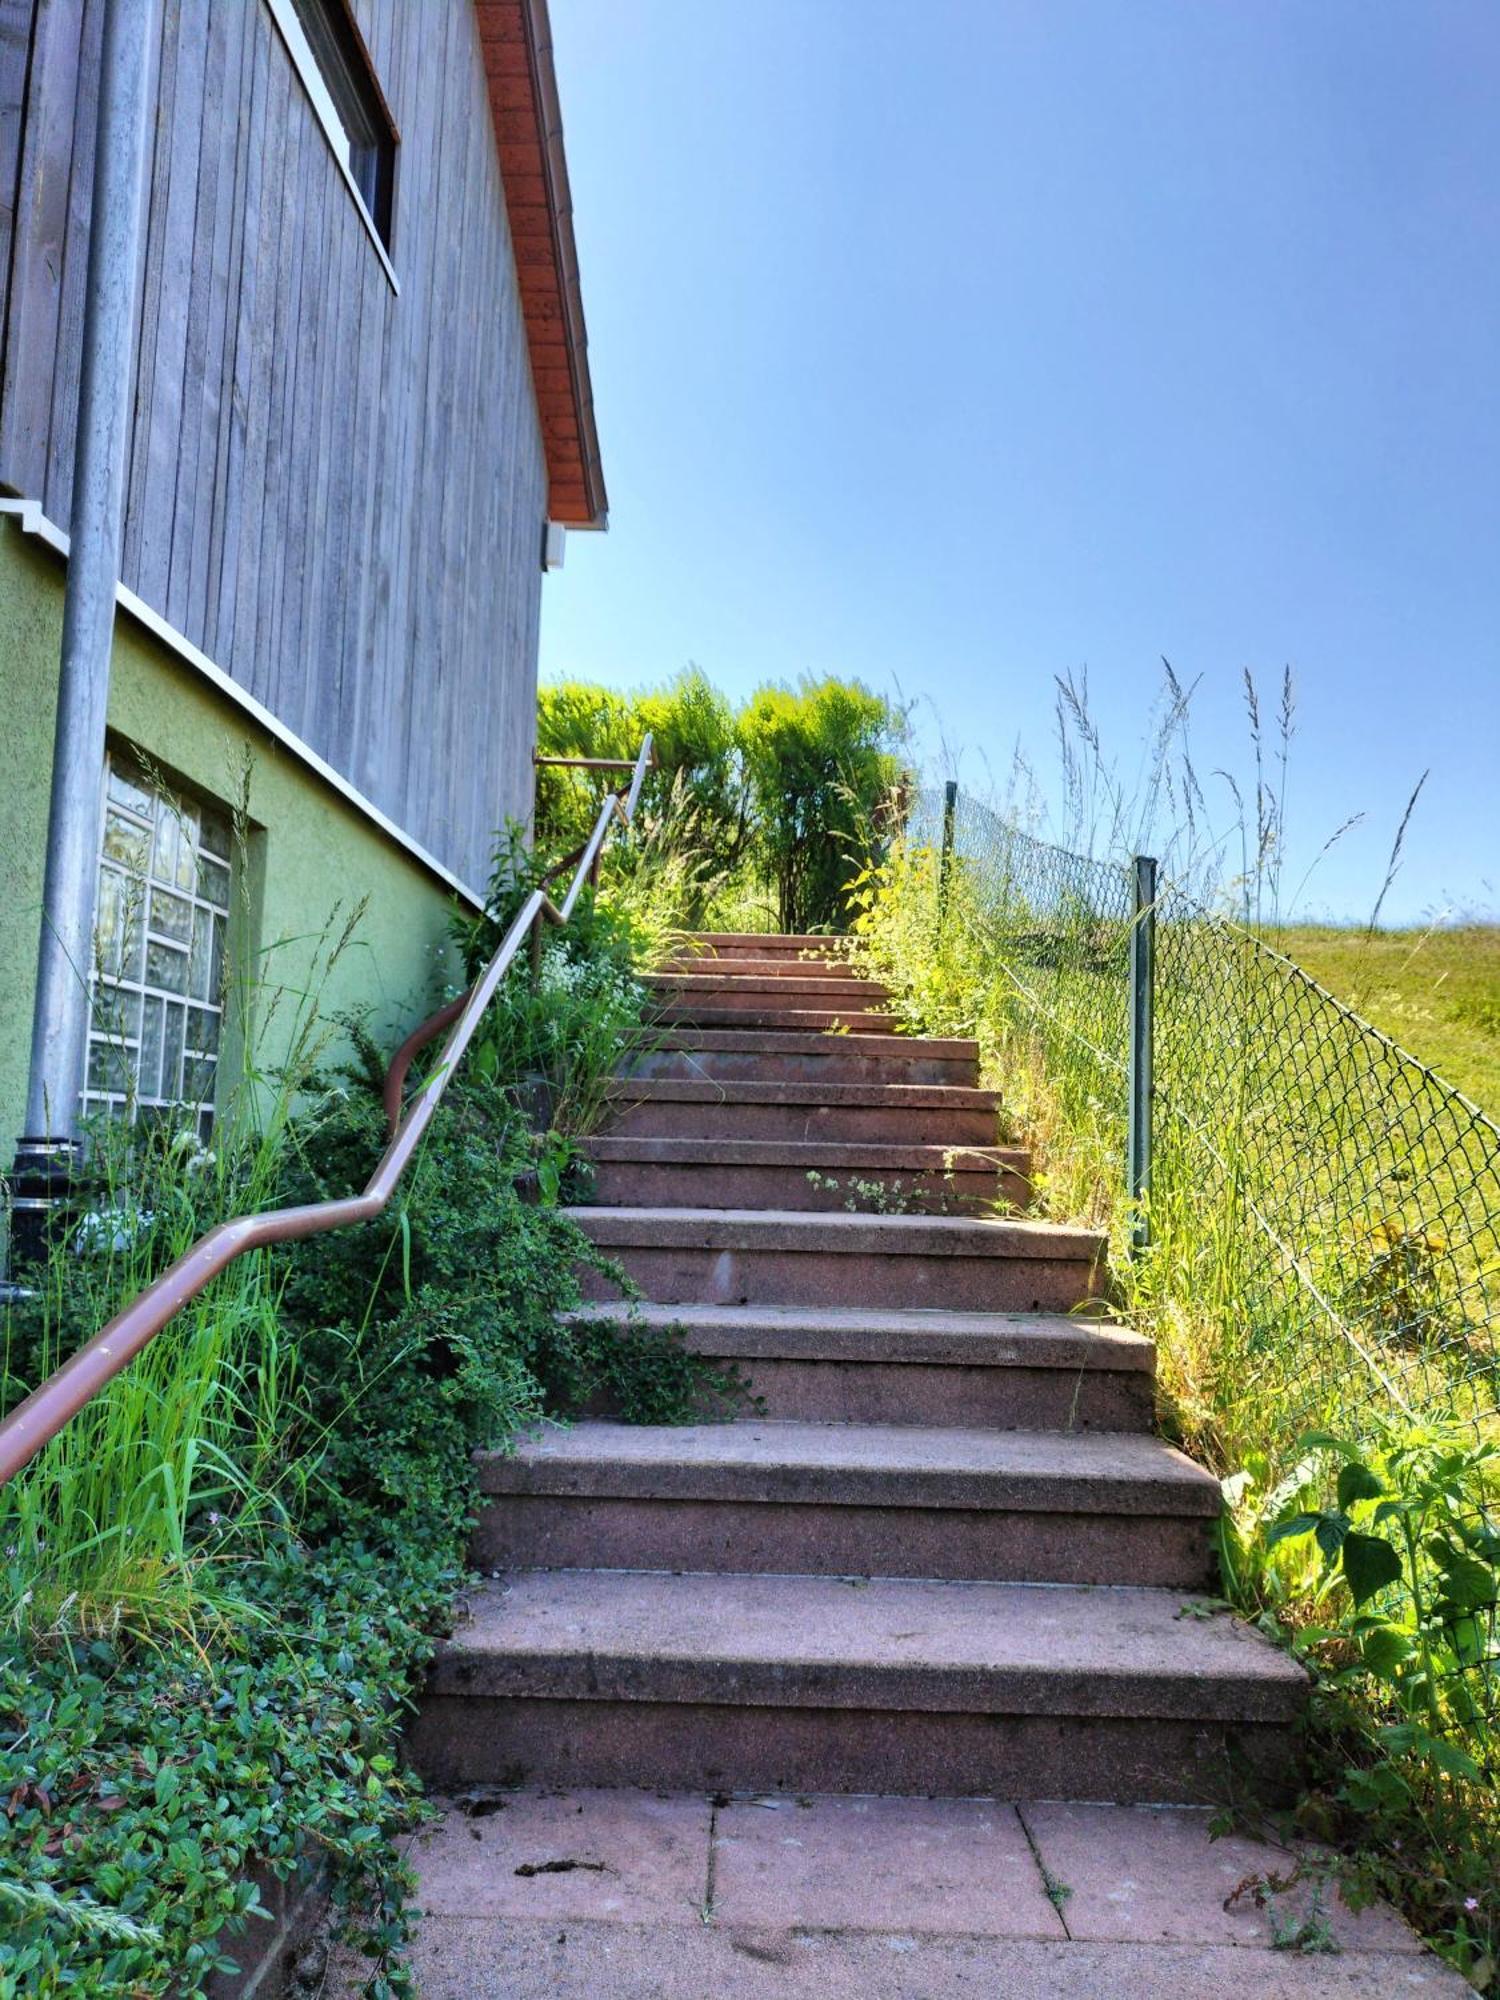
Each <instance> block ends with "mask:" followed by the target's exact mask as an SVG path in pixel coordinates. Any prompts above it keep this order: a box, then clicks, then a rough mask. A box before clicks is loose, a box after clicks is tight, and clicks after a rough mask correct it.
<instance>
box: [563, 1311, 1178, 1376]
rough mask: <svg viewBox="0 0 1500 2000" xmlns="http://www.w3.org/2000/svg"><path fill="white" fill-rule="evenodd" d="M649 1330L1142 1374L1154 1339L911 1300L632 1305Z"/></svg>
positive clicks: (1126, 1330) (871, 1356) (721, 1349)
mask: <svg viewBox="0 0 1500 2000" xmlns="http://www.w3.org/2000/svg"><path fill="white" fill-rule="evenodd" d="M624 1311H625V1308H624V1307H623V1306H621V1305H618V1304H613V1303H611V1304H600V1305H585V1306H580V1307H578V1308H576V1309H575V1311H574V1312H572V1313H569V1314H567V1315H566V1317H567V1318H570V1319H578V1318H595V1319H601V1318H602V1319H607V1320H618V1319H620V1317H621V1315H622V1313H623V1312H624ZM635 1315H636V1317H637V1318H638V1320H639V1321H640V1322H641V1323H642V1324H643V1325H645V1326H648V1327H672V1326H676V1327H680V1328H681V1329H682V1331H683V1334H684V1336H685V1338H686V1341H687V1344H688V1346H689V1347H690V1348H693V1349H694V1350H695V1351H696V1352H698V1353H702V1354H732V1355H739V1356H741V1357H743V1358H745V1359H747V1360H748V1359H750V1358H752V1357H758V1358H761V1359H765V1360H771V1359H778V1360H821V1361H854V1362H859V1361H900V1360H909V1361H913V1362H927V1363H936V1364H939V1365H941V1364H944V1363H949V1364H955V1365H963V1366H971V1365H975V1364H988V1365H990V1366H992V1367H995V1366H998V1367H1007V1366H1010V1367H1025V1368H1046V1367H1059V1368H1065V1369H1070V1370H1076V1369H1079V1368H1091V1369H1124V1370H1129V1371H1131V1372H1136V1371H1139V1372H1140V1373H1143V1374H1149V1373H1150V1372H1151V1370H1152V1368H1153V1367H1154V1365H1155V1354H1156V1348H1155V1343H1154V1342H1152V1341H1151V1340H1149V1339H1148V1338H1147V1337H1146V1335H1145V1334H1142V1333H1137V1332H1136V1331H1135V1329H1134V1328H1133V1327H1128V1326H1117V1325H1116V1324H1115V1323H1114V1322H1113V1321H1110V1320H1095V1319H1079V1318H1074V1317H1071V1316H1070V1315H1068V1314H1065V1313H987V1312H951V1311H944V1310H942V1309H940V1308H936V1307H931V1306H928V1307H922V1306H913V1307H907V1308H904V1309H903V1308H900V1307H890V1306H767V1305H745V1306H723V1305H676V1306H660V1305H647V1304H642V1305H638V1306H637V1307H636V1308H635Z"/></svg>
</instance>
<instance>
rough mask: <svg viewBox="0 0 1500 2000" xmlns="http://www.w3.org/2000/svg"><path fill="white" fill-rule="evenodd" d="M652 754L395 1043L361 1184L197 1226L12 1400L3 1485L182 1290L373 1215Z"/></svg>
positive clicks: (1, 1454) (2, 1454)
mask: <svg viewBox="0 0 1500 2000" xmlns="http://www.w3.org/2000/svg"><path fill="white" fill-rule="evenodd" d="M652 761H654V753H653V750H652V743H651V738H650V736H649V735H648V736H647V737H646V740H645V741H644V743H642V745H641V750H640V755H639V756H638V757H637V758H636V760H635V766H634V776H633V778H632V780H631V785H630V790H629V794H628V797H627V799H626V800H625V801H623V802H622V800H621V798H620V795H619V794H618V793H614V792H611V793H610V795H609V797H608V798H607V799H606V801H605V803H604V805H603V806H602V807H601V808H600V811H599V816H598V819H597V820H596V821H595V824H594V830H593V832H592V834H591V835H590V836H589V839H588V842H587V844H586V845H585V847H584V849H583V852H582V855H581V856H580V858H579V862H578V867H577V870H576V871H575V873H574V876H573V881H572V884H571V886H570V888H569V890H568V893H567V895H566V896H565V897H564V899H563V903H562V907H561V909H559V908H558V907H557V906H556V904H554V903H553V901H552V898H551V897H550V896H549V895H548V894H547V892H546V890H545V889H533V890H532V892H531V894H530V895H529V896H528V897H527V898H526V901H525V902H524V903H523V904H522V905H521V908H520V910H519V911H518V912H517V914H516V916H515V918H514V919H513V920H512V922H511V925H510V928H509V930H507V931H506V933H505V936H504V938H503V939H502V940H501V943H500V949H499V950H498V951H497V952H496V953H495V956H494V957H493V958H492V959H491V960H490V962H489V964H488V965H487V966H486V967H485V969H484V971H483V972H482V973H481V974H480V976H479V978H478V979H477V980H476V981H475V982H474V984H473V986H471V987H470V989H469V991H468V992H467V993H466V994H463V995H461V996H460V997H459V998H458V999H457V1000H452V1001H450V1002H449V1003H448V1005H447V1006H446V1007H441V1008H439V1009H438V1011H437V1013H436V1014H434V1015H433V1016H432V1017H431V1018H430V1019H429V1020H427V1021H424V1022H423V1023H422V1026H421V1027H420V1028H418V1029H416V1031H415V1032H414V1033H413V1034H411V1035H408V1037H407V1038H406V1040H405V1041H404V1042H403V1043H402V1045H401V1047H400V1048H399V1049H398V1050H397V1052H396V1054H395V1057H394V1058H393V1059H392V1062H391V1066H390V1069H389V1070H388V1071H387V1073H386V1087H385V1104H386V1111H387V1114H388V1116H389V1117H390V1120H391V1136H390V1140H389V1142H388V1144H387V1146H386V1149H385V1151H384V1153H382V1154H381V1156H380V1161H379V1164H378V1165H377V1166H376V1168H375V1171H374V1173H373V1174H372V1175H371V1176H370V1179H369V1181H368V1182H367V1183H366V1185H365V1188H364V1191H363V1193H361V1194H357V1195H348V1196H345V1197H343V1198H342V1199H340V1200H337V1201H322V1202H311V1203H306V1204H303V1205H301V1206H298V1207H295V1208H274V1209H268V1210H266V1211H265V1212H264V1213H262V1214H260V1215H238V1216H235V1217H234V1218H233V1219H232V1220H230V1221H228V1222H221V1223H219V1224H218V1225H217V1226H216V1227H215V1228H213V1229H210V1230H209V1232H208V1234H207V1235H206V1236H201V1237H200V1238H199V1239H198V1241H197V1242H196V1243H195V1244H194V1245H193V1246H192V1248H191V1249H190V1250H186V1251H184V1252H183V1254H182V1256H180V1257H179V1258H178V1259H177V1261H176V1263H175V1264H171V1265H169V1266H168V1268H167V1269H166V1270H165V1271H163V1272H162V1274H161V1276H160V1277H159V1278H158V1279H156V1281H155V1282H154V1283H153V1284H151V1285H148V1286H147V1288H146V1290H145V1291H144V1292H142V1293H141V1294H140V1295H139V1296H138V1297H137V1298H135V1299H133V1300H132V1301H131V1303H130V1304H129V1305H128V1306H126V1307H125V1308H124V1309H123V1310H122V1311H120V1312H118V1313H116V1314H115V1316H114V1318H113V1319H112V1320H111V1321H110V1322H109V1324H108V1325H107V1326H104V1327H101V1328H100V1330H99V1332H98V1333H96V1334H95V1335H94V1336H93V1338H92V1339H90V1340H87V1341H85V1342H84V1344H83V1346H82V1347H80V1348H79V1349H78V1351H77V1353H76V1354H73V1355H70V1356H69V1358H68V1359H67V1360H66V1361H65V1362H64V1363H63V1364H62V1366H61V1367H60V1368H59V1369H57V1370H56V1372H55V1373H54V1374H52V1375H49V1376H48V1378H47V1380H46V1381H45V1382H43V1383H41V1384H40V1386H39V1387H37V1388H35V1389H33V1390H32V1392H31V1394H30V1395H29V1396H28V1397H27V1398H26V1400H25V1401H24V1402H22V1403H18V1404H17V1405H16V1407H15V1409H13V1410H12V1411H11V1413H10V1415H9V1416H8V1417H6V1418H4V1419H3V1420H0V1485H4V1484H5V1482H6V1481H7V1480H8V1479H11V1478H13V1477H14V1476H15V1474H16V1473H18V1472H19V1471H20V1470H21V1468H22V1466H24V1465H26V1464H28V1463H29V1462H30V1461H31V1459H33V1458H34V1457H35V1456H36V1454H37V1453H38V1452H39V1451H40V1450H41V1449H42V1447H43V1445H45V1444H48V1443H49V1442H50V1441H51V1440H52V1439H53V1438H55V1437H56V1436H57V1433H58V1432H59V1431H60V1430H61V1429H62V1427H63V1425H64V1424H66V1423H67V1422H68V1421H69V1419H70V1418H72V1417H75V1416H77V1414H78V1412H79V1411H80V1410H81V1409H82V1408H83V1406H84V1404H85V1403H87V1402H88V1401H89V1400H90V1398H91V1397H93V1396H96V1395H97V1394H98V1393H99V1391H100V1390H101V1389H102V1388H104V1386H105V1385H106V1383H109V1382H112V1381H113V1380H114V1378H115V1376H116V1375H118V1374H119V1373H120V1372H121V1370H122V1369H124V1368H126V1367H128V1366H129V1364H130V1362H131V1361H133V1360H134V1359H135V1357H136V1355H137V1354H139V1353H140V1351H141V1349H142V1348H143V1347H145V1346H147V1345H148V1343H149V1342H150V1341H152V1340H154V1339H155V1338H156V1336H157V1334H159V1333H160V1332H161V1330H162V1328H163V1327H164V1326H165V1325H166V1324H167V1322H168V1321H169V1320H171V1319H172V1318H173V1317H174V1316H175V1315H176V1314H177V1313H179V1312H180V1311H181V1310H182V1308H183V1307H184V1306H185V1305H186V1304H187V1302H188V1300H189V1299H192V1298H196V1297H197V1295H198V1294H199V1293H200V1292H201V1291H202V1290H203V1288H204V1286H205V1285H207V1284H208V1283H209V1282H210V1280H211V1279H213V1278H216V1277H217V1276H218V1274H219V1273H220V1272H221V1271H222V1270H224V1269H225V1268H226V1267H227V1266H228V1265H230V1264H232V1263H233V1262H234V1260H235V1258H236V1257H242V1256H243V1255H244V1254H245V1252H246V1251H247V1250H260V1249H264V1248H266V1247H267V1246H268V1245H270V1244H273V1243H294V1242H298V1241H300V1240H301V1239H303V1238H304V1237H308V1236H321V1235H323V1234H324V1233H325V1232H326V1231H328V1230H330V1229H343V1228H345V1227H346V1226H347V1225H348V1224H350V1223H354V1222H370V1221H372V1220H373V1219H374V1218H375V1217H376V1216H377V1215H379V1214H380V1212H381V1210H382V1209H384V1208H385V1206H386V1204H387V1203H388V1202H389V1200H390V1198H391V1196H392V1194H394V1192H395V1190H396V1184H397V1182H398V1181H399V1180H400V1179H401V1176H402V1174H403V1173H404V1172H405V1170H406V1167H407V1165H408V1163H409V1162H410V1160H411V1157H412V1155H413V1153H415V1152H416V1150H417V1147H418V1146H419V1145H420V1143H421V1141H422V1137H423V1135H424V1133H425V1132H426V1130H427V1127H428V1126H429V1125H430V1124H431V1122H432V1116H433V1113H434V1112H435V1111H436V1110H437V1107H438V1103H439V1101H440V1100H441V1098H442V1095H443V1092H444V1091H445V1090H446V1089H447V1087H448V1084H449V1082H450V1081H451V1079H452V1076H453V1073H454V1071H455V1069H456V1068H457V1066H458V1064H459V1062H460V1061H461V1060H462V1058H463V1054H464V1051H465V1050H466V1049H467V1048H468V1046H469V1043H470V1042H471V1041H472V1040H473V1037H474V1031H475V1029H476V1028H477V1027H478V1026H479V1022H480V1020H481V1018H482V1017H483V1015H484V1011H485V1009H486V1008H487V1007H488V1006H489V1004H490V1001H491V1000H492V999H493V998H494V995H495V990H496V988H497V987H498V986H499V984H500V982H501V980H502V979H503V978H504V977H505V975H506V973H507V972H508V971H509V970H510V967H511V964H512V962H513V961H514V959H515V956H516V953H517V952H518V951H519V950H520V948H521V946H522V944H523V943H524V942H525V940H526V938H527V936H528V935H529V933H530V931H531V929H532V926H533V925H534V924H535V923H536V922H537V921H538V919H539V918H542V917H546V918H549V919H550V920H551V921H553V922H555V923H566V922H567V920H568V918H569V917H570V916H571V915H572V913H573V906H574V904H575V903H576V902H577V901H578V898H579V896H580V895H581V894H582V892H583V885H584V883H585V882H586V881H587V880H588V878H589V876H590V875H591V874H592V873H593V871H594V869H595V867H596V865H597V863H598V861H599V858H600V855H601V854H602V852H603V849H604V843H605V840H606V838H607V837H608V834H609V831H610V828H611V826H612V825H613V823H614V820H615V818H616V816H617V815H618V817H619V820H620V823H621V824H622V825H623V826H625V827H626V828H628V827H629V825H630V821H631V817H632V815H633V813H634V811H635V804H636V801H637V799H638V798H639V797H640V788H641V784H642V781H643V779H644V778H645V775H646V771H647V768H648V766H649V765H650V764H651V763H652ZM450 1023H453V1024H454V1026H453V1032H452V1033H451V1034H450V1035H449V1037H448V1040H447V1041H446V1043H445V1044H444V1045H443V1053H442V1055H441V1057H440V1058H439V1059H438V1062H437V1063H436V1065H435V1066H434V1068H433V1072H432V1074H431V1076H430V1077H428V1079H427V1081H426V1082H425V1083H424V1084H423V1085H422V1088H421V1089H420V1090H419V1091H418V1092H417V1095H416V1097H415V1098H414V1099H413V1100H412V1103H411V1106H410V1108H409V1109H408V1110H407V1111H406V1112H405V1113H404V1115H403V1113H402V1111H401V1096H402V1090H403V1087H404V1084H405V1081H406V1074H407V1071H408V1069H409V1068H410V1067H411V1062H412V1058H413V1057H414V1056H415V1055H416V1054H417V1053H418V1051H419V1050H420V1049H422V1048H425V1047H426V1045H427V1044H428V1043H429V1042H431V1041H433V1040H434V1039H435V1038H436V1037H437V1036H438V1035H440V1034H441V1033H442V1031H443V1029H444V1028H445V1027H447V1026H448V1025H449V1024H450Z"/></svg>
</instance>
